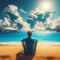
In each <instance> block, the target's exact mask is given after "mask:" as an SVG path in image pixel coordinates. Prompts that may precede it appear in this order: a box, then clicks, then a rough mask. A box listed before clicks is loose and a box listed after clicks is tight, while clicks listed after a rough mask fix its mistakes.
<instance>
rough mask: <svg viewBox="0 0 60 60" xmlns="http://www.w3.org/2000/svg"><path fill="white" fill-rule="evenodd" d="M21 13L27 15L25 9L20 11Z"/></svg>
mask: <svg viewBox="0 0 60 60" xmlns="http://www.w3.org/2000/svg"><path fill="white" fill-rule="evenodd" d="M19 11H20V12H21V13H27V12H26V11H25V10H23V9H20V10H19Z"/></svg>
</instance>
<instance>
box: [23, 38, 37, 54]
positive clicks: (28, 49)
mask: <svg viewBox="0 0 60 60" xmlns="http://www.w3.org/2000/svg"><path fill="white" fill-rule="evenodd" d="M23 42H24V43H25V44H24V53H25V55H33V54H35V51H36V45H35V44H36V40H34V39H31V38H26V39H24V40H23Z"/></svg>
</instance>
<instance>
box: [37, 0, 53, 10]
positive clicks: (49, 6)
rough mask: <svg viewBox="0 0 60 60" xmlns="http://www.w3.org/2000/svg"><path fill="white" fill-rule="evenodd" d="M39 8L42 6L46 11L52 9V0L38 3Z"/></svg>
mask: <svg viewBox="0 0 60 60" xmlns="http://www.w3.org/2000/svg"><path fill="white" fill-rule="evenodd" d="M38 8H41V9H42V10H44V11H49V10H52V8H53V4H52V2H51V1H46V0H44V1H41V2H40V3H39V4H38Z"/></svg>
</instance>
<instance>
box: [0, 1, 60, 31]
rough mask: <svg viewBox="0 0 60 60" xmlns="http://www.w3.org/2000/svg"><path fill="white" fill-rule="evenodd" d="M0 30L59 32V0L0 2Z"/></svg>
mask: <svg viewBox="0 0 60 60" xmlns="http://www.w3.org/2000/svg"><path fill="white" fill-rule="evenodd" d="M0 29H4V30H7V29H9V30H18V31H28V30H31V31H41V30H49V31H50V30H53V31H60V0H25V1H24V0H0Z"/></svg>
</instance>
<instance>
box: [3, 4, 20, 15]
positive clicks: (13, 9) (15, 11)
mask: <svg viewBox="0 0 60 60" xmlns="http://www.w3.org/2000/svg"><path fill="white" fill-rule="evenodd" d="M3 12H4V13H7V12H9V13H12V14H14V15H16V16H19V13H18V7H17V6H15V5H8V7H6V8H5V9H4V10H3Z"/></svg>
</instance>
